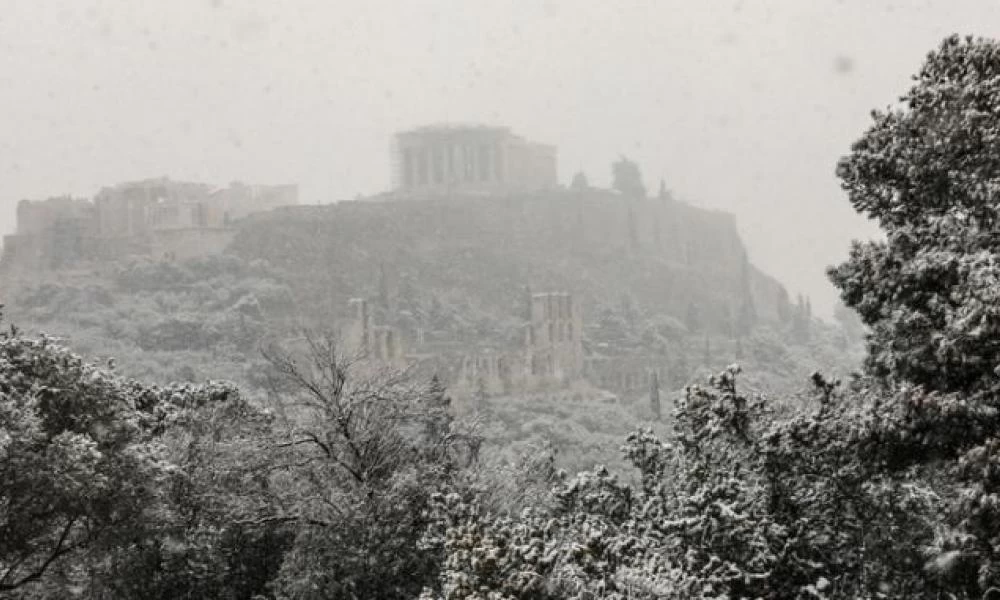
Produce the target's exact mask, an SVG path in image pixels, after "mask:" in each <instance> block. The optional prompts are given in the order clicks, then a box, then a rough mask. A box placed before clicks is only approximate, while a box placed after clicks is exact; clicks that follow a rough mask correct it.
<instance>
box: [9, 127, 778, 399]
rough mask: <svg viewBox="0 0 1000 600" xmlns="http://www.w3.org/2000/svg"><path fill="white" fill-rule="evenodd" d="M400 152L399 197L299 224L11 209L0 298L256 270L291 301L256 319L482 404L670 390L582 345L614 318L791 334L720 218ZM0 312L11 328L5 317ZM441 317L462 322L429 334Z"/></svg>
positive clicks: (163, 193)
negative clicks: (218, 267) (543, 395)
mask: <svg viewBox="0 0 1000 600" xmlns="http://www.w3.org/2000/svg"><path fill="white" fill-rule="evenodd" d="M395 142H396V143H395V144H394V149H393V154H392V159H391V163H390V164H391V166H392V167H393V168H394V180H395V181H396V185H395V187H394V188H393V189H392V190H391V191H390V192H387V193H385V194H381V195H379V196H376V197H373V198H366V199H361V200H355V201H343V202H338V203H335V204H328V205H294V202H295V187H294V186H240V185H236V186H230V188H211V187H210V186H204V185H203V184H185V183H179V182H172V181H169V180H150V181H146V182H136V183H132V184H122V185H119V186H114V187H111V188H107V189H106V190H104V191H102V192H101V193H100V194H98V196H97V198H96V199H95V200H94V201H88V200H71V199H55V200H49V201H42V202H34V203H32V202H28V203H24V204H23V205H22V207H21V209H20V210H19V213H18V217H19V219H18V232H17V233H16V234H15V235H14V236H11V237H8V238H7V239H6V240H5V251H4V255H3V259H2V261H0V267H2V268H0V277H2V278H3V279H4V280H5V282H4V286H5V288H4V289H10V283H11V282H12V281H13V280H14V279H16V278H17V274H18V273H21V274H22V275H23V274H27V273H34V272H35V271H36V270H37V269H50V270H52V269H57V270H62V271H60V272H61V275H60V279H62V280H64V281H65V279H66V276H67V275H66V273H65V269H66V268H67V267H73V266H74V265H80V264H82V263H86V262H87V261H90V262H91V263H93V264H98V263H100V264H108V263H109V262H114V261H119V262H121V261H125V262H127V261H129V260H135V259H142V260H144V261H154V262H155V261H159V262H162V263H167V264H170V263H177V264H180V263H182V262H183V261H184V260H185V259H190V258H198V257H210V256H223V257H230V258H232V259H233V260H239V261H240V264H253V265H265V266H266V269H267V270H268V272H269V273H272V274H273V275H274V276H275V277H277V282H276V284H277V285H280V286H285V287H287V289H288V290H289V293H288V294H285V295H283V296H282V298H285V300H282V301H281V302H280V303H277V304H275V305H274V306H273V307H272V308H271V309H270V311H269V313H268V314H269V315H270V317H269V318H271V319H278V320H284V319H288V320H289V323H291V321H290V320H292V319H294V320H296V322H302V321H305V322H310V323H314V324H317V325H319V326H327V325H330V324H331V323H336V322H340V323H345V324H346V325H345V326H346V328H347V329H346V330H349V331H351V332H353V333H352V336H353V338H354V339H356V340H359V341H361V342H363V343H365V344H368V345H369V346H370V348H372V349H373V350H372V351H373V352H376V353H378V354H380V355H383V357H384V358H385V359H387V360H401V361H408V360H413V361H420V360H440V361H443V362H444V363H447V364H446V365H445V366H442V367H441V369H443V371H444V372H447V373H450V376H449V381H448V383H449V385H451V386H453V387H454V386H455V385H459V386H460V385H466V386H476V385H480V386H481V385H482V384H483V383H484V382H483V379H486V380H487V381H485V384H486V385H487V387H489V389H488V391H489V392H491V393H500V392H503V391H504V385H506V384H504V383H503V378H504V373H505V372H509V373H510V377H509V378H508V379H509V381H512V382H514V381H521V382H522V383H520V384H518V385H524V386H528V385H530V386H535V385H543V384H544V385H557V384H565V383H566V382H567V381H568V380H573V379H576V378H579V377H581V376H586V377H588V378H590V380H591V381H593V382H597V383H599V384H600V385H602V386H603V387H605V388H606V389H614V390H617V391H629V390H631V391H632V392H640V391H642V390H644V389H645V390H648V385H649V381H650V377H651V376H652V375H653V374H655V375H656V376H657V377H658V378H659V380H660V381H664V382H668V381H670V380H671V378H670V374H669V373H667V372H666V371H665V369H666V366H665V364H664V363H663V360H665V359H663V357H657V356H653V355H650V354H649V353H648V352H647V351H646V350H639V349H629V348H625V347H618V346H615V342H613V341H609V342H603V341H600V340H598V339H597V338H594V337H593V336H591V335H590V334H588V331H590V330H591V329H592V328H593V327H596V326H597V324H598V321H599V319H600V314H601V311H602V310H606V309H607V308H608V307H617V306H620V305H621V304H622V302H624V301H626V300H627V301H628V302H629V303H631V304H634V306H635V307H636V309H637V310H639V311H642V312H644V313H646V314H650V315H664V316H669V317H670V318H673V319H675V320H679V321H685V320H687V321H691V320H692V319H696V320H697V321H698V322H700V323H701V325H699V327H702V328H704V329H700V331H705V332H715V333H716V334H718V335H723V336H731V335H733V334H732V333H731V332H732V331H733V327H734V323H735V320H736V319H737V318H738V313H739V312H740V311H741V310H743V309H745V308H746V307H747V306H751V307H752V310H753V317H754V319H759V320H760V321H770V322H779V321H781V320H782V319H783V318H787V317H783V316H782V315H783V313H785V314H786V315H787V309H788V306H789V299H788V294H787V292H786V291H785V289H784V288H783V287H782V286H781V285H780V284H779V283H778V282H776V281H775V280H774V279H772V278H770V277H769V276H767V275H765V274H763V273H762V272H760V271H759V270H758V269H756V268H755V267H753V265H752V264H751V263H750V262H749V260H748V257H747V254H746V250H745V247H744V245H743V242H742V240H741V239H740V237H739V234H738V232H737V228H736V223H735V220H734V219H733V217H732V216H731V215H729V214H726V213H722V212H715V211H709V210H704V209H700V208H696V207H693V206H691V205H689V204H686V203H684V202H681V201H678V200H676V199H674V198H673V197H671V196H670V195H669V194H666V193H661V194H659V195H656V196H654V197H630V196H626V195H623V194H621V193H619V192H616V191H611V190H606V189H598V188H593V187H576V188H575V189H567V188H565V187H562V186H559V185H558V184H556V162H555V157H556V152H555V149H554V148H553V147H551V146H547V145H544V144H537V143H534V142H529V141H527V140H525V139H523V138H521V137H519V136H515V135H514V134H512V133H511V132H509V131H508V130H506V129H503V128H485V127H471V128H469V127H448V128H443V129H442V128H438V127H435V128H429V129H427V128H424V129H418V130H413V131H409V132H404V133H402V134H400V135H399V136H397V138H396V140H395ZM53 214H55V215H57V218H55V217H53V216H52V215H53ZM66 232H71V233H72V235H66ZM262 268H263V267H262ZM536 296H537V297H538V298H539V299H535V297H536ZM0 301H5V302H7V303H8V305H9V309H10V311H11V314H16V311H17V302H16V298H13V299H11V298H10V297H9V296H7V297H5V298H0ZM359 302H365V303H366V304H359ZM435 303H437V304H435ZM438 304H439V305H442V306H450V307H452V308H451V309H449V310H453V311H457V313H456V314H455V315H452V317H454V318H458V319H459V321H456V322H453V323H452V324H451V325H448V326H447V327H445V326H443V325H441V323H440V322H439V321H436V320H435V319H438V317H436V316H434V310H436V309H435V308H434V306H436V305H438ZM458 315H460V316H458ZM452 317H449V318H452ZM726 332H730V333H726ZM177 339H178V340H183V339H184V338H183V336H181V338H177ZM142 343H144V344H146V343H148V342H146V341H142ZM178 343H180V342H178ZM602 344H603V345H602ZM539 361H540V362H539ZM515 365H519V366H515ZM533 365H534V366H533ZM518 373H520V375H518Z"/></svg>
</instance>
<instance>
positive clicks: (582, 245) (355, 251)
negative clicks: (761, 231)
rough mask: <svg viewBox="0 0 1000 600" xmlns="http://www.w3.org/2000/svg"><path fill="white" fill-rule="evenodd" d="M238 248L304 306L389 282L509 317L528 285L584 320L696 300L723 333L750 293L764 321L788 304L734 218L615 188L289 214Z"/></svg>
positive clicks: (350, 205)
mask: <svg viewBox="0 0 1000 600" xmlns="http://www.w3.org/2000/svg"><path fill="white" fill-rule="evenodd" d="M230 251H231V252H235V253H236V254H238V255H240V256H241V257H243V258H244V259H248V260H255V259H263V260H266V261H267V262H268V263H270V264H271V265H272V266H273V267H277V268H279V270H281V271H283V272H285V273H287V274H288V276H289V278H290V280H289V283H290V284H291V285H292V286H293V288H295V289H296V290H297V291H298V292H299V293H300V294H301V295H300V296H299V301H300V302H301V303H302V304H303V307H304V310H305V311H306V312H312V311H315V310H317V309H319V308H320V307H328V308H329V310H331V311H333V312H338V311H339V310H341V307H346V305H347V300H348V298H349V297H350V296H352V295H362V294H364V293H366V292H367V293H368V294H369V295H376V294H378V293H380V290H379V286H382V287H385V286H387V285H388V286H390V287H392V288H393V290H394V293H400V294H403V295H405V294H407V291H408V290H413V289H423V290H431V291H433V292H435V293H439V294H444V295H460V296H462V297H464V298H465V299H466V300H467V301H468V302H469V303H471V304H474V305H476V306H479V307H481V308H482V309H483V310H485V311H488V312H491V313H495V314H505V313H510V312H511V311H515V310H517V307H518V306H519V303H520V302H521V301H522V298H523V291H524V288H525V287H526V286H527V287H530V288H531V289H533V290H535V291H547V290H561V291H567V292H570V293H572V294H574V297H576V298H578V299H579V300H580V302H581V303H582V307H583V310H584V314H585V315H586V314H587V313H590V314H593V313H594V312H595V311H596V310H598V309H599V308H600V307H603V306H614V305H618V304H619V303H620V302H621V301H622V299H623V298H624V297H628V299H629V301H631V302H634V303H635V305H636V306H637V308H639V309H642V310H645V311H647V312H650V313H654V314H655V313H662V314H668V315H674V316H676V317H678V318H683V317H684V316H685V315H686V314H687V313H688V312H689V311H690V310H691V307H692V306H694V307H696V309H697V311H698V312H699V314H700V315H701V317H702V318H703V319H704V320H705V322H706V323H708V324H711V323H715V324H719V327H723V323H724V322H726V320H727V319H729V320H732V318H733V315H734V314H735V312H736V311H737V310H738V307H739V305H740V303H741V302H743V301H744V298H746V297H749V298H750V299H751V300H752V303H753V306H754V309H755V312H756V314H757V316H758V317H759V318H761V319H764V320H775V319H777V318H778V310H779V309H778V305H779V304H780V303H781V302H782V301H783V300H785V299H787V294H786V293H785V290H784V288H783V287H782V286H781V285H780V284H779V283H778V282H777V281H775V280H774V279H772V278H771V277H769V276H767V275H765V274H763V273H762V272H760V271H759V270H758V269H756V268H754V267H753V266H752V265H751V264H750V263H749V262H748V260H747V256H746V250H745V247H744V245H743V242H742V240H741V239H740V237H739V234H738V232H737V229H736V223H735V220H734V219H733V217H732V216H731V215H729V214H726V213H721V212H712V211H706V210H703V209H698V208H695V207H692V206H690V205H687V204H684V203H682V202H676V201H673V200H670V199H657V198H653V199H642V200H635V199H628V198H624V197H621V196H619V195H617V194H614V193H611V192H607V191H603V190H592V191H585V192H571V191H563V192H550V193H546V194H536V195H522V196H511V197H503V198H497V197H491V198H484V197H471V196H457V197H448V198H444V197H442V198H431V199H421V200H419V201H417V200H398V199H397V200H391V201H354V202H341V203H339V204H335V205H328V206H312V207H295V208H290V209H282V210H278V211H274V212H271V213H268V214H265V215H259V216H257V217H255V218H253V219H252V220H250V221H249V222H247V223H246V224H245V225H244V226H243V227H242V229H241V231H240V232H239V234H238V235H237V237H236V239H235V240H234V242H233V244H232V246H231V248H230ZM386 273H388V275H386ZM387 278H388V279H389V282H388V283H387V282H386V279H387ZM385 292H386V291H385V290H381V293H385Z"/></svg>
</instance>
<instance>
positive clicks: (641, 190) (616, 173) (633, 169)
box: [611, 156, 646, 198]
mask: <svg viewBox="0 0 1000 600" xmlns="http://www.w3.org/2000/svg"><path fill="white" fill-rule="evenodd" d="M611 176H612V178H611V188H612V189H614V190H617V191H619V192H621V193H622V194H623V195H624V196H626V197H628V198H645V197H646V184H644V183H643V182H642V172H641V171H640V170H639V165H638V164H637V163H636V162H634V161H632V160H629V159H628V158H626V157H625V156H621V157H619V158H618V160H617V161H616V162H614V163H613V164H612V165H611Z"/></svg>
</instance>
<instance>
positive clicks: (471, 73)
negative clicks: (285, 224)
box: [0, 0, 1000, 313]
mask: <svg viewBox="0 0 1000 600" xmlns="http://www.w3.org/2000/svg"><path fill="white" fill-rule="evenodd" d="M2 7H3V10H2V11H0V81H2V90H3V93H2V94H0V109H2V110H0V115H2V116H0V124H2V130H3V132H4V136H3V139H2V140H0V173H2V178H3V181H4V184H5V190H4V193H3V195H2V200H0V231H2V232H5V233H7V232H11V231H12V230H13V228H14V218H13V217H14V208H15V205H16V202H17V201H18V200H19V199H21V198H41V197H45V196H49V195H57V194H65V193H72V194H76V195H81V196H90V195H92V194H93V193H94V192H95V191H96V190H97V188H99V187H100V186H102V185H108V184H112V183H115V182H119V181H126V180H130V179H137V178H145V177H153V176H160V175H169V176H171V177H172V178H176V179H190V180H196V181H210V182H215V183H220V184H224V183H227V182H229V181H230V180H233V179H243V180H253V181H267V182H290V183H295V182H297V183H299V184H300V185H301V190H302V199H303V201H305V202H315V203H325V202H331V201H336V200H341V199H349V198H353V197H355V196H356V195H358V194H370V193H376V192H379V191H382V190H384V189H386V188H387V187H388V185H389V174H388V170H387V164H388V160H387V156H388V149H389V139H390V136H391V134H392V133H393V132H394V131H396V130H398V129H402V128H406V127H411V126H414V125H419V124H422V123H428V122H441V121H473V122H487V123H493V124H502V125H509V126H511V127H512V128H514V129H515V130H517V131H519V132H522V133H524V134H525V135H527V136H529V137H531V138H532V139H537V140H540V141H545V142H548V143H552V144H555V145H557V146H558V148H559V177H560V180H561V181H562V182H564V183H568V181H569V179H570V178H571V177H572V175H573V174H574V173H575V172H576V171H578V170H582V171H584V172H586V173H587V175H588V176H589V178H590V180H591V181H592V182H594V183H597V184H600V185H606V184H607V182H608V180H609V179H610V163H611V162H612V160H614V159H615V158H617V156H618V155H619V154H625V155H627V156H629V157H630V158H633V159H635V160H636V161H637V162H638V163H639V164H640V165H641V167H642V169H643V173H644V175H645V178H646V183H647V185H648V186H649V188H650V189H652V190H655V189H656V187H657V186H658V184H659V179H660V178H663V179H664V180H665V181H666V185H667V187H668V188H670V189H671V190H673V191H674V192H675V193H676V194H677V195H678V196H680V197H681V198H682V199H684V200H686V201H688V202H691V203H693V204H695V205H698V206H703V207H710V208H718V209H722V210H726V211H731V212H733V213H734V214H735V215H736V217H737V221H738V224H739V228H740V230H741V233H742V234H743V236H744V238H745V240H746V241H747V244H748V245H749V249H750V255H751V260H752V261H753V262H754V263H755V264H757V265H758V266H760V267H761V268H762V269H764V270H765V271H767V272H769V273H771V274H773V275H775V276H776V277H777V278H778V279H780V280H781V281H782V282H784V283H785V284H786V285H787V286H788V287H789V289H790V291H792V292H793V293H795V292H799V291H801V292H806V293H808V294H810V295H812V297H813V300H814V303H815V304H816V307H817V309H819V312H822V313H826V312H827V311H828V309H829V306H830V305H831V303H832V301H833V299H834V297H835V293H834V290H833V288H832V286H831V285H829V284H828V283H827V282H826V280H825V277H824V275H823V268H824V266H826V265H827V264H830V263H832V262H835V261H838V260H840V259H841V258H843V257H844V256H845V255H846V249H847V244H848V242H849V240H850V239H851V238H853V237H859V236H868V235H870V233H871V232H872V231H874V230H873V228H871V227H870V226H868V225H867V224H866V223H864V222H863V221H862V220H861V219H860V218H859V217H857V216H856V215H855V214H854V212H853V211H852V210H851V208H850V207H849V205H848V204H847V202H846V200H845V198H844V196H843V195H842V194H841V192H840V190H839V188H838V185H837V182H836V180H835V178H834V175H833V171H834V165H835V162H836V160H837V158H838V157H839V156H840V155H842V154H844V153H846V152H847V151H848V149H849V145H850V143H851V142H852V141H853V140H854V139H856V138H857V137H858V136H859V135H860V134H861V132H862V131H863V129H864V128H865V127H866V126H867V121H868V113H869V111H870V110H871V109H872V108H876V107H884V106H885V105H886V104H887V103H889V102H891V101H893V100H894V99H895V98H896V97H897V96H898V95H899V94H900V93H901V91H902V90H904V89H905V88H906V86H907V77H908V75H909V74H910V73H913V72H915V71H916V69H917V68H918V67H919V64H920V61H921V58H922V57H923V56H924V54H925V53H926V52H927V50H929V49H930V48H933V47H934V46H935V45H936V44H937V43H938V41H939V40H940V38H942V37H943V36H945V35H947V34H949V33H952V32H959V33H963V34H964V33H972V34H977V35H996V34H997V24H1000V3H997V2H992V1H987V0H964V1H952V2H938V3H933V4H932V3H930V2H889V1H885V0H880V1H877V2H872V1H869V0H847V1H843V2H818V1H816V2H813V1H809V2H803V1H802V0H783V1H773V2H758V1H753V2H751V1H747V2H741V1H725V2H711V3H707V2H695V1H691V0H688V1H684V2H665V1H664V2H653V1H646V2H632V1H615V2H596V1H595V2H592V1H586V2H584V1H573V2H570V1H560V0H548V1H544V2H542V1H526V2H467V1H458V0H426V1H423V2H413V3H404V2H381V1H372V0H364V1H353V0H351V1H345V0H338V1H336V2H328V1H318V0H295V1H286V2H280V3H279V2H243V1H239V2H238V1H228V0H214V1H208V0H199V1H186V0H184V1H178V0H175V1H173V2H160V3H151V2H134V1H99V0H79V1H76V2H73V3H64V2H63V3H57V2H40V1H38V0H4V1H3V2H2Z"/></svg>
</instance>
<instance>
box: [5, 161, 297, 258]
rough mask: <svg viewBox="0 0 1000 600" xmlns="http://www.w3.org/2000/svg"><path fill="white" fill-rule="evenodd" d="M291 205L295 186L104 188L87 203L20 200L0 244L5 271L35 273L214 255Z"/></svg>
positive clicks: (157, 183) (159, 182)
mask: <svg viewBox="0 0 1000 600" xmlns="http://www.w3.org/2000/svg"><path fill="white" fill-rule="evenodd" d="M294 204H298V186H297V185H247V184H244V183H239V182H236V183H232V184H230V185H229V187H225V188H216V187H213V186H211V185H208V184H204V183H192V182H184V181H173V180H170V179H167V178H165V177H164V178H160V179H147V180H143V181H134V182H128V183H121V184H118V185H115V186H111V187H105V188H103V189H101V191H100V192H98V193H97V195H96V197H95V198H94V200H93V201H90V200H88V199H78V198H70V197H58V198H49V199H47V200H22V201H21V202H20V203H18V206H17V230H16V233H14V234H12V235H6V236H4V238H3V265H4V267H5V268H7V269H10V268H15V267H17V268H23V269H28V270H37V269H47V268H54V267H59V266H63V265H66V264H69V263H71V262H73V261H75V260H78V259H81V258H115V257H120V256H128V255H135V254H146V255H151V256H159V257H167V258H186V257H192V256H198V255H204V254H214V253H218V252H221V251H222V250H223V249H224V248H225V247H226V245H227V244H228V243H229V241H230V240H231V239H232V236H233V231H234V230H233V227H232V225H233V224H234V223H235V222H236V221H238V220H240V219H242V218H244V217H246V216H248V215H250V214H252V213H255V212H262V211H267V210H271V209H273V208H277V207H279V206H288V205H294Z"/></svg>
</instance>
